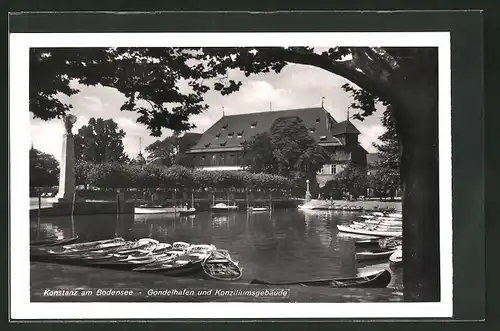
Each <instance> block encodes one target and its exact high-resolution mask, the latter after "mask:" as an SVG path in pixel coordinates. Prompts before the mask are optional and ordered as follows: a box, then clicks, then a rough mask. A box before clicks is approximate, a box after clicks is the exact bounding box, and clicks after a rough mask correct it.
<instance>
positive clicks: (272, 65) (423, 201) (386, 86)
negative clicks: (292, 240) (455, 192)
mask: <svg viewBox="0 0 500 331" xmlns="http://www.w3.org/2000/svg"><path fill="white" fill-rule="evenodd" d="M30 52H31V53H30V55H31V56H30V111H31V112H33V114H34V115H35V116H36V117H40V118H43V119H51V118H55V117H60V116H61V115H63V114H64V113H65V112H66V111H68V110H69V109H70V106H69V105H66V104H63V103H62V102H60V101H59V100H58V99H57V97H56V96H57V94H58V93H62V94H66V95H72V94H75V93H77V92H78V91H76V90H74V89H72V88H70V86H69V82H70V81H71V80H77V81H78V82H80V83H82V84H86V85H97V84H102V85H104V86H110V87H114V88H116V89H117V90H119V91H120V92H122V93H123V94H124V95H125V97H126V98H127V101H126V102H125V104H124V105H123V106H122V108H121V109H122V110H126V111H135V112H137V113H138V114H139V118H138V122H140V123H143V124H145V125H146V126H147V127H148V129H149V130H150V131H151V133H152V134H153V135H156V136H159V135H161V129H162V128H170V129H173V130H176V131H182V130H186V129H189V128H192V127H193V125H192V124H190V123H189V121H188V120H189V116H190V115H193V114H198V113H200V112H202V111H203V110H205V109H206V108H207V105H206V104H205V103H204V100H203V94H204V93H206V92H207V91H208V90H210V89H211V88H213V89H215V90H218V91H220V92H221V93H222V94H228V93H231V92H233V91H236V90H238V89H239V87H240V86H241V82H236V81H234V80H228V79H224V76H226V74H227V70H228V69H231V68H236V69H240V70H241V71H243V72H244V73H245V75H246V76H249V75H252V74H258V73H262V72H271V71H273V72H277V73H279V72H280V71H281V70H282V69H283V68H284V67H285V66H286V65H287V63H297V64H302V65H310V66H314V67H318V68H322V69H324V70H326V71H328V72H331V73H332V74H335V75H339V76H342V77H344V78H346V79H347V80H349V81H350V82H352V83H354V84H355V85H357V86H358V87H360V91H361V92H360V96H361V98H360V99H358V100H357V101H359V102H358V103H355V104H357V105H360V108H358V109H359V110H360V113H359V118H360V119H361V118H363V117H365V116H369V115H371V114H373V112H374V111H375V110H376V108H375V106H374V105H375V104H376V103H377V102H382V103H385V104H390V105H391V106H392V110H391V112H392V114H393V117H394V119H395V124H396V131H397V133H398V137H399V138H400V142H401V146H402V147H403V148H402V158H401V181H402V187H403V192H404V197H403V217H404V218H405V223H404V225H403V233H404V236H405V241H404V249H403V252H404V258H405V261H407V262H405V274H404V284H405V299H406V300H408V301H439V293H440V289H439V284H440V281H439V277H440V275H439V270H440V267H439V218H438V215H439V199H438V192H439V178H438V173H439V171H438V170H439V169H438V160H437V153H438V152H437V140H438V136H437V132H438V130H437V128H438V121H437V113H438V88H437V86H438V79H437V77H438V57H437V48H435V47H419V48H410V47H399V48H398V47H383V48H380V47H335V48H330V49H328V50H327V51H324V52H315V51H314V49H313V48H311V47H259V48H241V47H233V48H191V49H180V48H80V49H70V48H67V49H64V48H58V49H54V48H50V49H40V48H37V49H32V50H31V51H30ZM217 78H219V80H216V79H217ZM221 78H222V79H221ZM181 79H183V80H185V81H187V83H188V85H189V86H190V87H191V91H189V92H186V93H182V92H181V91H180V89H179V88H178V85H177V82H178V81H179V80H181ZM141 100H142V101H143V102H142V103H141V102H140V101H141ZM422 233H425V234H426V236H428V238H429V236H432V238H431V239H428V240H425V242H424V241H423V240H422V238H421V234H422Z"/></svg>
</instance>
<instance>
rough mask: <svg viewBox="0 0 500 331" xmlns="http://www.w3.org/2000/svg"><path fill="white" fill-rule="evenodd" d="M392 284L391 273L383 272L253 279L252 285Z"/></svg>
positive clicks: (368, 285) (349, 285)
mask: <svg viewBox="0 0 500 331" xmlns="http://www.w3.org/2000/svg"><path fill="white" fill-rule="evenodd" d="M390 282H391V273H390V272H389V271H388V270H382V271H378V272H375V273H373V274H370V275H366V276H359V277H352V278H337V279H318V280H302V281H292V282H281V283H280V282H266V281H262V280H258V279H253V280H252V281H250V284H262V285H278V286H283V285H285V286H286V285H302V286H327V287H334V288H343V287H363V288H383V287H387V285H389V283H390Z"/></svg>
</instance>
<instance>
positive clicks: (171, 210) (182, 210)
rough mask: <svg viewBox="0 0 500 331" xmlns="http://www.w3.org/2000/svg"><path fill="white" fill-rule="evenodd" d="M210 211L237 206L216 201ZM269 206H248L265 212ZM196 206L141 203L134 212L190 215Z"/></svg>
mask: <svg viewBox="0 0 500 331" xmlns="http://www.w3.org/2000/svg"><path fill="white" fill-rule="evenodd" d="M211 210H212V212H230V211H237V210H238V206H236V205H228V204H225V203H217V204H215V205H213V206H212V207H211ZM269 210H270V209H269V206H266V207H249V208H248V211H249V212H266V211H269ZM196 212H197V211H196V208H194V207H191V208H188V207H187V206H184V207H164V206H161V205H159V206H149V205H141V206H138V207H135V208H134V213H135V214H176V215H181V216H182V215H192V214H195V213H196Z"/></svg>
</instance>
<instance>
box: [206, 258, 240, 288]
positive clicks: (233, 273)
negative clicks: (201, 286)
mask: <svg viewBox="0 0 500 331" xmlns="http://www.w3.org/2000/svg"><path fill="white" fill-rule="evenodd" d="M202 268H203V272H204V273H205V275H206V276H207V277H209V278H213V279H217V280H227V281H230V280H238V279H240V278H241V276H242V275H243V272H242V269H241V268H240V267H239V266H238V263H237V262H235V261H233V260H232V259H231V256H230V255H229V252H228V251H223V250H216V251H212V252H210V254H209V255H208V256H207V257H206V258H205V259H204V260H203V262H202Z"/></svg>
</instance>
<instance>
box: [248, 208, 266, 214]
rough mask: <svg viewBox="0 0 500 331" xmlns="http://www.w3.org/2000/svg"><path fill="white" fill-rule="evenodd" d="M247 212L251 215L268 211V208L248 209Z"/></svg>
mask: <svg viewBox="0 0 500 331" xmlns="http://www.w3.org/2000/svg"><path fill="white" fill-rule="evenodd" d="M248 210H249V211H251V212H252V213H256V212H265V211H269V207H249V208H248Z"/></svg>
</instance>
